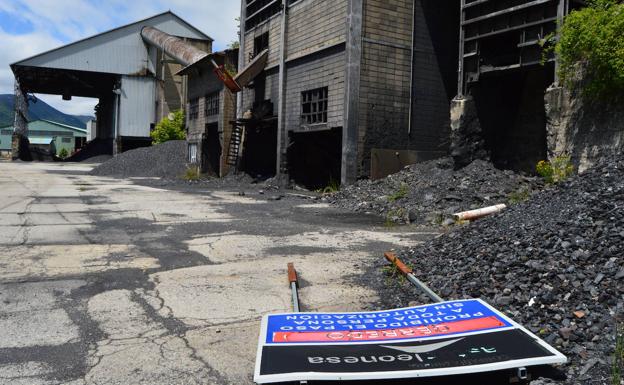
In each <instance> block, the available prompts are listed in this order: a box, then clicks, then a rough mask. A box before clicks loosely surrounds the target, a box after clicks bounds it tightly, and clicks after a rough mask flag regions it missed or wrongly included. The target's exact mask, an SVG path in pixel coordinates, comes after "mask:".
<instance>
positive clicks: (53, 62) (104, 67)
mask: <svg viewBox="0 0 624 385" xmlns="http://www.w3.org/2000/svg"><path fill="white" fill-rule="evenodd" d="M144 26H152V27H156V28H158V29H160V30H162V31H164V32H166V33H168V34H171V35H175V36H181V37H188V38H193V39H203V38H204V37H203V36H201V35H199V34H198V33H197V32H196V31H195V30H193V29H191V28H189V27H188V26H186V25H184V24H183V23H182V22H181V21H180V20H179V19H177V18H176V17H175V16H173V15H171V14H163V15H159V16H156V17H153V18H151V19H147V20H145V21H143V22H141V23H134V24H130V25H128V26H125V27H122V28H119V29H116V30H113V31H110V32H105V33H103V34H101V35H96V36H94V37H91V38H88V39H85V40H81V41H78V42H76V43H73V44H69V45H66V46H64V47H60V48H58V49H55V50H52V51H49V52H47V53H43V54H41V55H37V56H35V57H32V58H30V59H26V60H23V61H21V62H19V63H17V64H19V65H24V66H35V67H47V68H61V69H69V70H78V71H92V72H105V73H113V74H122V75H133V74H138V73H144V72H145V70H146V69H147V70H148V71H149V72H151V73H154V64H153V62H152V60H150V58H149V57H148V49H147V47H146V45H145V43H144V42H143V39H142V38H141V28H143V27H144Z"/></svg>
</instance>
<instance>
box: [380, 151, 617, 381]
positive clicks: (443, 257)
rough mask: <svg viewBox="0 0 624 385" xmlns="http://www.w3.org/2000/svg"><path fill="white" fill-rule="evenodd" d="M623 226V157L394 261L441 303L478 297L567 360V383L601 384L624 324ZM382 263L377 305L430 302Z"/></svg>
mask: <svg viewBox="0 0 624 385" xmlns="http://www.w3.org/2000/svg"><path fill="white" fill-rule="evenodd" d="M622 229H624V157H620V158H618V159H608V160H605V161H603V162H602V163H601V164H599V165H598V166H596V167H595V168H593V169H591V170H589V171H587V172H586V173H584V174H583V175H581V176H578V177H575V178H573V179H571V180H569V181H567V182H564V183H562V184H560V185H558V186H556V187H553V188H546V189H545V190H543V191H541V192H538V193H535V194H534V195H533V196H532V197H531V199H530V200H529V201H527V202H524V203H520V204H517V205H515V206H513V207H511V208H509V209H508V210H506V211H504V212H502V213H501V214H498V215H495V216H492V217H489V218H486V219H483V220H480V221H477V222H474V223H472V224H470V225H466V226H463V227H459V228H455V229H453V230H451V231H448V232H447V233H446V234H444V235H442V236H440V237H438V238H436V239H434V240H432V241H430V242H428V243H426V244H424V245H422V246H419V247H415V248H411V249H406V250H402V251H399V252H398V254H399V256H400V257H402V258H403V259H404V260H405V262H407V263H409V264H411V265H412V266H413V267H414V269H415V271H416V274H417V275H418V276H419V278H421V279H422V280H423V281H425V282H426V283H427V284H429V285H430V286H431V288H432V289H433V290H434V291H436V292H437V293H438V294H440V296H442V297H443V298H447V299H459V298H483V299H485V300H486V301H488V302H489V303H491V304H493V305H495V306H497V307H498V308H499V309H501V310H502V311H504V312H505V313H507V314H508V315H509V316H511V317H512V318H513V319H515V320H516V321H518V322H520V323H521V324H523V325H525V326H526V327H527V328H528V329H530V330H531V331H533V332H534V333H536V334H538V335H539V336H540V337H542V338H543V339H545V340H546V341H547V342H549V343H551V344H552V345H553V346H555V347H556V348H557V349H559V350H560V351H562V352H563V353H564V354H566V355H567V357H568V358H569V360H570V363H569V364H568V365H566V366H565V367H564V370H565V371H566V372H567V374H568V380H567V382H566V383H570V384H604V383H609V378H610V365H611V357H612V356H613V354H614V349H615V335H616V324H617V323H620V324H621V323H622V322H623V321H624V282H622V281H621V277H622V272H623V271H624V258H623V256H622V252H623V251H624V236H623V234H622ZM381 266H382V263H381V262H379V263H378V265H377V266H376V267H375V268H374V269H372V270H371V274H370V275H369V276H370V277H376V279H372V280H371V282H372V283H371V284H372V285H376V287H377V288H378V289H379V291H380V293H381V294H380V297H381V298H382V301H383V306H386V307H390V308H393V307H399V306H407V305H408V304H409V303H410V302H412V301H414V300H416V299H417V300H419V301H420V302H428V301H427V299H426V298H425V297H423V296H421V295H420V294H419V293H417V292H416V291H415V290H414V289H413V288H412V287H410V286H408V285H405V284H402V285H401V284H398V283H397V282H396V281H394V280H393V281H389V279H388V277H387V276H385V275H384V274H383V272H382V270H381V269H380V267H381ZM369 279H370V278H369ZM397 285H398V287H397ZM397 289H398V290H397ZM575 312H576V314H575ZM590 363H591V365H590Z"/></svg>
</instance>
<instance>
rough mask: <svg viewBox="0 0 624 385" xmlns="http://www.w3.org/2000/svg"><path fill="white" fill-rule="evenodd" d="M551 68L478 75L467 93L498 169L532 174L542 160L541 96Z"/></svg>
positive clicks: (550, 77) (543, 122)
mask: <svg viewBox="0 0 624 385" xmlns="http://www.w3.org/2000/svg"><path fill="white" fill-rule="evenodd" d="M553 74H554V69H553V68H552V65H546V66H545V67H541V66H540V67H535V68H533V69H524V70H516V71H509V70H508V71H501V72H498V73H496V72H494V73H490V74H487V75H482V76H481V79H480V80H479V82H478V83H476V84H474V85H473V86H471V88H470V91H471V94H472V96H473V97H474V101H475V104H476V107H477V114H478V117H479V122H480V124H481V128H482V130H483V134H484V137H485V142H486V147H487V150H488V151H489V152H490V154H491V160H492V162H493V163H494V165H495V166H496V167H498V168H501V169H510V170H515V171H526V172H534V171H535V165H536V164H537V162H539V161H540V160H543V159H545V158H546V150H547V145H546V111H545V108H544V93H545V91H546V88H547V87H548V86H549V85H550V84H552V82H553V80H554V79H553V76H554V75H553Z"/></svg>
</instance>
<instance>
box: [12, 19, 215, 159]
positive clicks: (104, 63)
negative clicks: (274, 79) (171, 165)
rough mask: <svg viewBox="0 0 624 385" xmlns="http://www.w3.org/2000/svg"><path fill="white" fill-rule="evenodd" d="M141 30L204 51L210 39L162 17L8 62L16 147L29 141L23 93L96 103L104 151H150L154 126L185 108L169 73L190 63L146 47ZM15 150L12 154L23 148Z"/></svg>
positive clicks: (179, 80) (176, 79)
mask: <svg viewBox="0 0 624 385" xmlns="http://www.w3.org/2000/svg"><path fill="white" fill-rule="evenodd" d="M144 27H156V28H158V29H159V30H162V31H164V32H166V33H168V34H171V35H174V36H178V37H180V38H181V39H182V40H185V41H187V42H189V43H190V44H193V45H195V46H198V47H200V49H202V50H203V51H205V52H211V49H212V39H211V38H210V37H209V36H207V35H206V34H204V33H203V32H201V31H199V30H198V29H197V28H195V27H193V26H192V25H190V24H189V23H187V22H186V21H184V20H182V19H181V18H180V17H178V16H177V15H175V14H174V13H172V12H165V13H162V14H159V15H156V16H153V17H150V18H148V19H145V20H141V21H137V22H135V23H132V24H128V25H125V26H123V27H119V28H116V29H113V30H111V31H108V32H104V33H101V34H98V35H95V36H92V37H89V38H86V39H83V40H80V41H77V42H74V43H71V44H68V45H66V46H63V47H60V48H56V49H53V50H51V51H48V52H45V53H42V54H39V55H36V56H34V57H31V58H28V59H24V60H22V61H19V62H17V63H14V64H12V65H11V69H12V70H13V73H14V75H15V84H16V86H15V92H16V96H17V100H16V104H15V105H16V118H15V122H16V124H15V133H16V138H17V139H16V140H15V141H16V142H18V141H19V138H25V137H27V136H28V135H27V103H28V101H27V100H28V98H27V96H26V95H27V94H29V93H43V94H56V95H63V98H65V99H70V98H71V96H82V97H91V98H98V100H99V103H98V105H97V107H96V119H97V136H96V137H97V139H99V140H102V141H109V142H110V146H109V147H108V148H109V150H110V151H109V152H110V153H113V152H116V151H125V150H127V149H131V148H135V147H139V146H144V145H149V144H150V139H149V134H150V129H151V128H153V126H154V124H155V123H157V122H158V121H159V120H160V119H162V118H163V117H164V116H167V114H168V113H169V112H170V111H172V110H175V109H179V108H181V107H182V106H184V104H185V101H186V83H185V82H184V78H183V77H181V76H179V75H175V73H176V72H178V71H179V70H180V69H181V68H182V66H181V65H188V64H190V63H179V62H178V61H174V60H172V58H171V57H169V56H168V55H166V54H165V53H164V51H163V50H162V49H159V48H158V47H157V46H154V45H153V44H149V43H148V42H146V41H145V40H144V39H143V38H142V36H141V30H142V29H143V28H144ZM14 147H15V149H14V153H15V152H19V149H20V148H21V149H24V148H25V147H24V145H23V144H22V146H21V147H20V146H18V145H17V144H16V145H15V146H14ZM14 156H15V154H14Z"/></svg>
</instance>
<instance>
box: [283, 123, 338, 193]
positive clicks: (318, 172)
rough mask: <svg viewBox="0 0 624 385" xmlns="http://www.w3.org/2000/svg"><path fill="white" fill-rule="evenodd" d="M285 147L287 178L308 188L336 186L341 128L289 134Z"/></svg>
mask: <svg viewBox="0 0 624 385" xmlns="http://www.w3.org/2000/svg"><path fill="white" fill-rule="evenodd" d="M290 141H291V145H290V147H289V148H288V166H289V174H290V179H292V180H294V181H295V183H297V184H299V185H303V186H305V187H306V188H309V189H313V190H316V189H319V188H324V187H327V186H329V185H333V184H336V185H339V184H340V176H341V165H342V128H340V127H338V128H332V129H331V130H324V131H313V132H301V133H296V132H291V133H290Z"/></svg>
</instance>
